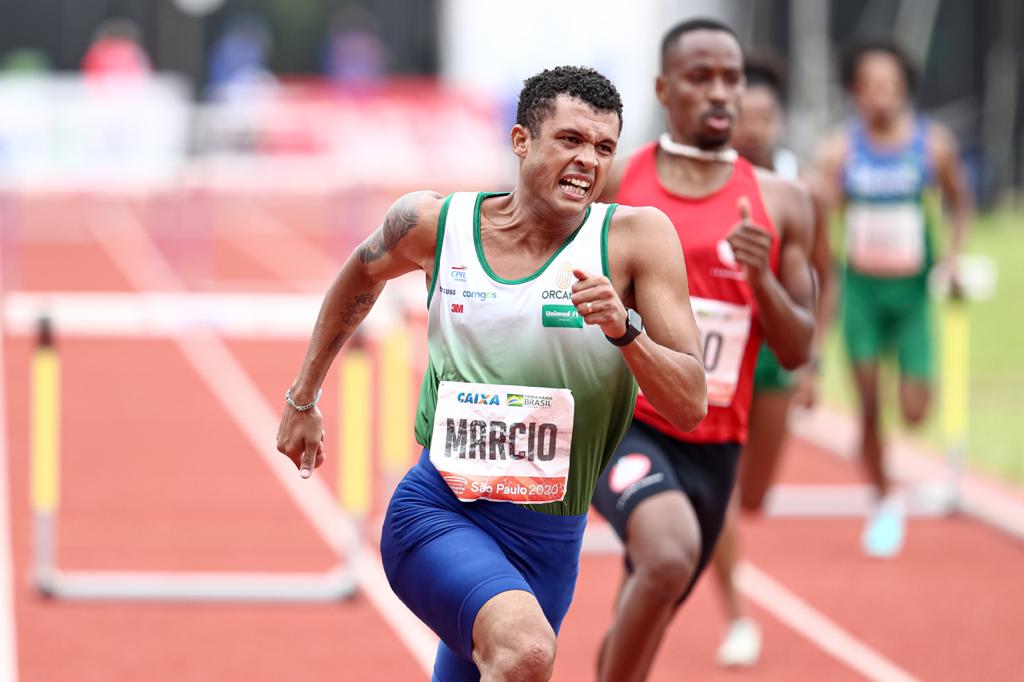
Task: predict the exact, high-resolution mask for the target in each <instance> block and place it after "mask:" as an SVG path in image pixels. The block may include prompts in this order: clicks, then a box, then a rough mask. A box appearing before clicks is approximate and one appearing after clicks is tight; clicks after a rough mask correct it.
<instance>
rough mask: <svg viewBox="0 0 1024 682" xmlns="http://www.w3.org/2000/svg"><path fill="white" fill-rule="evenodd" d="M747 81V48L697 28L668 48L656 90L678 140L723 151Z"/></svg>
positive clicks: (718, 33) (720, 33) (723, 35)
mask: <svg viewBox="0 0 1024 682" xmlns="http://www.w3.org/2000/svg"><path fill="white" fill-rule="evenodd" d="M743 85H744V80H743V52H742V50H740V45H739V43H738V42H736V39H735V38H734V37H733V36H732V35H731V34H729V33H726V32H725V31H715V30H697V31H690V32H688V33H684V34H683V35H682V36H680V37H679V39H678V40H676V42H675V44H674V45H672V46H670V47H669V49H668V51H667V52H666V54H665V57H664V61H663V64H662V70H661V73H660V74H658V78H657V81H656V82H655V92H656V94H657V96H658V101H659V102H661V105H662V106H663V107H665V110H666V112H667V114H668V126H669V132H670V133H671V134H672V137H673V138H674V139H676V140H677V141H679V142H682V143H684V144H690V145H693V146H695V147H699V148H700V149H720V148H722V147H726V146H728V144H729V140H730V138H731V135H732V126H733V122H734V121H735V120H736V110H737V106H738V103H739V98H740V96H741V95H742V94H743Z"/></svg>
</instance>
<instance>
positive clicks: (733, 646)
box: [715, 618, 761, 668]
mask: <svg viewBox="0 0 1024 682" xmlns="http://www.w3.org/2000/svg"><path fill="white" fill-rule="evenodd" d="M760 658H761V628H760V627H758V625H757V623H755V622H754V621H753V620H751V619H750V618H737V619H736V620H734V621H733V622H732V623H730V624H729V628H728V629H727V630H726V631H725V638H724V639H723V640H722V644H721V645H720V646H719V647H718V653H717V654H716V655H715V660H716V661H717V662H718V665H721V666H725V667H727V668H738V667H748V666H752V665H754V664H755V663H757V661H758V659H760Z"/></svg>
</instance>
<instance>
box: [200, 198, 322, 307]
mask: <svg viewBox="0 0 1024 682" xmlns="http://www.w3.org/2000/svg"><path fill="white" fill-rule="evenodd" d="M231 210H235V211H242V212H244V216H245V218H246V220H245V222H246V224H247V225H248V226H249V229H248V230H246V232H237V231H225V232H223V233H222V234H220V235H218V236H219V237H221V238H227V239H228V240H229V241H230V243H231V244H232V246H233V247H234V248H236V249H238V250H239V251H240V252H242V253H244V254H246V255H247V256H248V257H249V258H252V259H253V260H255V261H256V262H258V263H260V264H261V265H262V266H263V267H265V268H267V270H269V271H270V272H271V273H273V275H274V276H275V277H277V278H278V279H279V280H281V282H283V283H284V285H285V286H288V287H289V288H291V289H293V290H295V291H300V292H301V291H310V289H312V290H314V291H321V290H322V289H323V286H324V284H323V283H324V282H330V281H331V280H332V279H333V278H334V275H336V274H337V272H338V268H339V266H340V265H341V264H340V263H336V262H335V261H334V260H333V259H331V258H330V257H328V256H327V255H326V254H324V252H323V251H322V250H320V249H319V248H317V247H316V246H314V245H313V244H312V243H310V241H309V239H308V238H307V237H306V235H304V234H302V233H300V232H299V231H298V230H296V229H294V228H293V227H292V226H291V225H288V224H286V223H284V222H283V221H282V220H280V219H279V218H277V217H276V216H274V215H272V214H271V213H270V212H269V211H268V210H267V209H265V208H263V207H261V206H259V205H257V204H256V203H255V202H253V201H251V200H250V201H248V202H246V205H245V206H238V205H234V206H231ZM249 233H255V237H253V236H252V234H249ZM266 236H270V237H277V238H280V239H282V241H285V242H286V243H287V244H288V246H287V249H288V257H287V258H282V254H281V245H280V244H277V243H271V242H268V241H267V240H265V239H264V237H266ZM294 263H302V264H303V269H304V270H305V272H306V278H305V279H304V280H303V281H299V280H298V279H297V278H296V277H295V273H294V269H293V268H292V267H291V266H292V265H293V264H294Z"/></svg>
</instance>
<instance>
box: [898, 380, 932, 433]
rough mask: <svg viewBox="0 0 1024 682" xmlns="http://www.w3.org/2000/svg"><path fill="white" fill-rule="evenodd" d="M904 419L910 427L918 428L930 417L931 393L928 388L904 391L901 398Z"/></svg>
mask: <svg viewBox="0 0 1024 682" xmlns="http://www.w3.org/2000/svg"><path fill="white" fill-rule="evenodd" d="M900 397H901V398H902V400H901V403H902V404H901V407H902V409H903V419H904V420H905V421H906V422H907V424H909V425H910V426H917V425H919V424H920V423H921V422H923V421H924V418H925V417H926V416H927V415H928V407H929V405H930V404H931V392H930V391H929V390H928V389H927V388H920V387H917V388H914V389H904V390H903V392H902V394H901V396H900Z"/></svg>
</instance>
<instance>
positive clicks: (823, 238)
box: [795, 177, 838, 408]
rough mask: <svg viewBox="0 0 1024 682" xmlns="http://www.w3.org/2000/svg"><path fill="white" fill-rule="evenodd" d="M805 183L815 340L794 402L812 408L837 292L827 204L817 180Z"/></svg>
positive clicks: (815, 400)
mask: <svg viewBox="0 0 1024 682" xmlns="http://www.w3.org/2000/svg"><path fill="white" fill-rule="evenodd" d="M805 182H806V183H807V189H808V191H809V192H810V194H811V203H812V204H813V207H814V238H813V243H812V244H811V255H810V259H811V266H812V267H813V268H814V272H815V274H816V275H817V287H816V291H815V293H816V300H815V304H814V340H813V341H812V342H811V357H810V360H809V361H808V363H807V366H806V367H805V368H804V371H803V372H802V373H801V374H800V376H799V378H798V387H797V393H796V397H795V400H796V401H797V404H798V405H801V406H802V407H808V408H809V407H813V406H814V404H815V403H816V402H817V377H818V374H819V373H820V364H821V355H822V352H823V351H824V347H825V339H826V338H827V337H828V330H829V327H831V326H832V319H833V318H834V317H835V311H836V301H837V298H838V294H837V289H836V275H835V266H834V264H833V262H832V245H831V243H830V241H831V240H830V239H829V231H828V230H829V228H828V202H827V201H826V199H825V196H824V190H822V188H821V180H820V178H818V177H808V178H807V179H806V180H805Z"/></svg>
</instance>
